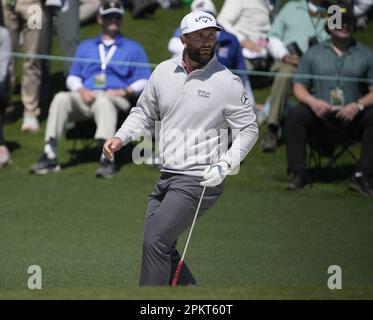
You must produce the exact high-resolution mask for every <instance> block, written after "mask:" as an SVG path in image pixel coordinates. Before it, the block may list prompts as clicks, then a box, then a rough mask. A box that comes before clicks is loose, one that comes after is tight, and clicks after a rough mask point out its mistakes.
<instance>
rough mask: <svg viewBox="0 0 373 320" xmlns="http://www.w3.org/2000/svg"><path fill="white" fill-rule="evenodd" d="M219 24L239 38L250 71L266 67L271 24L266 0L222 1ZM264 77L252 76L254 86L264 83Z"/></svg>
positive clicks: (268, 62)
mask: <svg viewBox="0 0 373 320" xmlns="http://www.w3.org/2000/svg"><path fill="white" fill-rule="evenodd" d="M217 19H218V22H219V24H220V25H221V26H222V27H223V28H224V29H225V30H226V31H228V32H230V33H233V34H234V35H235V36H236V37H237V38H238V40H239V41H240V44H241V47H242V48H243V49H242V53H243V56H244V57H245V59H246V62H247V65H248V69H249V70H252V69H254V70H267V69H269V64H270V61H269V57H268V51H267V48H266V47H267V40H266V39H267V32H268V31H269V29H270V27H271V21H270V7H269V3H268V1H267V0H250V1H247V0H225V2H224V5H223V8H222V9H221V11H220V13H219V15H218V18H217ZM266 82H267V79H266V78H263V77H256V76H255V77H252V78H251V84H252V85H253V86H254V87H260V86H263V85H265V84H266Z"/></svg>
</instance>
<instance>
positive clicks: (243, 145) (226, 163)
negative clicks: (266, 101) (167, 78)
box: [200, 77, 259, 187]
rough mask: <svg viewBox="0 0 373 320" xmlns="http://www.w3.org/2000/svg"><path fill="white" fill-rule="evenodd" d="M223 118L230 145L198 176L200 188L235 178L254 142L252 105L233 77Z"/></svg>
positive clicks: (254, 123) (238, 80) (255, 127)
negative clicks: (215, 161) (229, 130)
mask: <svg viewBox="0 0 373 320" xmlns="http://www.w3.org/2000/svg"><path fill="white" fill-rule="evenodd" d="M224 117H225V119H226V121H227V122H228V125H229V127H230V128H231V129H232V139H233V141H232V145H231V147H230V148H229V149H228V150H227V151H226V152H225V153H224V154H222V155H221V156H220V157H219V160H218V162H217V163H215V164H213V165H211V166H209V167H207V168H206V169H205V171H204V172H203V173H202V178H203V180H202V182H201V183H200V185H201V186H204V187H214V186H216V185H218V184H220V183H222V182H223V180H224V178H225V176H226V175H232V174H236V173H237V172H238V170H239V167H240V163H241V161H242V160H243V159H244V158H245V157H246V156H247V154H248V153H249V152H250V150H251V149H252V148H253V146H254V145H255V143H256V141H257V140H258V135H259V132H258V125H257V122H256V117H255V114H254V111H253V101H252V99H250V97H249V96H248V94H247V93H246V92H245V90H244V88H243V85H242V82H241V81H240V79H239V78H238V77H235V78H234V80H233V82H232V85H231V86H230V88H229V90H227V97H226V101H225V107H224Z"/></svg>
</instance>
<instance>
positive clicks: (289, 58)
mask: <svg viewBox="0 0 373 320" xmlns="http://www.w3.org/2000/svg"><path fill="white" fill-rule="evenodd" d="M326 7H327V2H326V1H325V0H310V1H306V0H298V1H290V2H288V3H287V4H286V5H285V6H284V7H283V8H282V9H281V11H280V12H279V14H278V15H277V16H276V19H275V21H274V23H273V25H272V28H271V30H270V31H269V33H268V38H269V43H268V50H269V52H270V54H271V55H272V56H273V58H274V59H275V60H276V62H275V64H274V65H273V66H272V68H271V69H272V71H274V72H281V73H294V72H295V70H296V67H297V65H298V62H299V58H300V57H301V56H302V54H303V53H305V52H306V51H307V49H308V48H309V46H310V45H312V44H314V43H316V42H322V41H324V40H326V39H327V38H328V37H329V36H328V34H327V33H326V32H325V28H324V26H325V22H326ZM290 93H291V78H290V77H283V76H276V77H275V78H274V83H273V85H272V90H271V99H270V101H271V103H270V110H269V116H268V120H267V132H266V133H265V135H264V138H263V140H262V144H261V147H262V150H263V151H264V152H274V151H276V149H277V141H278V129H279V125H280V120H281V116H282V114H283V111H284V106H285V103H286V100H287V98H288V97H289V95H290Z"/></svg>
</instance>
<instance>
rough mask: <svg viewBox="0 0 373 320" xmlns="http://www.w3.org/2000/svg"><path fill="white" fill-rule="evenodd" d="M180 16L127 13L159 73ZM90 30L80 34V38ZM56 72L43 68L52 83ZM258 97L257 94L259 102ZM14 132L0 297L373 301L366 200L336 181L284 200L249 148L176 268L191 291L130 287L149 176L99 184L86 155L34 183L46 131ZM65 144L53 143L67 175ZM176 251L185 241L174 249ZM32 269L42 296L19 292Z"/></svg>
mask: <svg viewBox="0 0 373 320" xmlns="http://www.w3.org/2000/svg"><path fill="white" fill-rule="evenodd" d="M185 12H187V10H186V9H180V10H173V11H161V10H158V11H157V13H156V14H155V15H154V16H153V17H151V19H149V20H145V21H143V20H140V21H134V20H132V19H131V18H130V17H129V15H128V16H127V18H126V22H125V23H126V24H125V26H126V27H125V28H124V30H125V33H126V34H128V35H129V36H131V37H132V38H135V39H138V40H140V41H141V42H142V43H143V44H144V46H145V48H146V50H147V52H148V54H149V58H150V61H151V62H152V63H158V62H160V61H161V60H163V59H165V58H167V57H168V53H167V50H166V45H167V41H168V39H169V37H170V36H171V35H172V33H173V31H174V27H175V26H176V25H177V24H178V21H179V20H180V18H181V17H182V16H183V14H184V13H185ZM97 30H98V29H97V27H96V26H88V27H85V28H83V30H82V38H85V37H87V36H95V35H96V33H97ZM369 30H370V32H371V31H372V30H373V27H372V23H371V24H370V25H369ZM367 32H369V31H366V32H365V33H361V32H360V35H359V37H363V38H364V39H366V34H367ZM370 41H372V40H371V39H370ZM372 44H373V43H371V45H372ZM54 53H56V54H58V47H57V43H56V41H55V45H54ZM60 71H61V65H60V64H58V63H54V64H52V75H56V74H58V72H60ZM53 86H54V87H55V88H62V86H63V84H62V83H61V82H58V83H54V84H53ZM268 91H269V90H268V88H266V89H262V90H257V91H255V96H256V98H257V100H258V101H259V102H263V101H264V99H265V96H266V95H267V94H268ZM17 99H19V96H17V95H15V96H14V101H15V102H17ZM44 126H45V123H44V122H43V129H44ZM19 128H20V120H17V121H15V122H11V123H9V124H8V125H7V126H6V128H5V134H6V137H7V141H8V142H9V145H10V146H11V148H12V149H13V152H12V158H13V164H12V166H10V167H9V168H5V169H1V170H0V250H1V254H0V299H7V298H10V299H17V298H26V299H33V298H36V299H39V298H40V299H45V298H62V299H70V298H77V299H86V298H88V299H90V298H99V299H109V298H112V299H281V298H283V299H295V298H299V299H311V298H315V299H346V298H352V299H355V298H363V299H364V298H365V299H368V298H369V299H372V298H373V268H372V266H373V253H372V252H373V250H372V243H373V233H372V230H373V199H371V198H366V197H363V196H361V195H359V194H357V193H354V192H351V191H348V190H347V187H346V183H345V177H343V178H342V179H337V180H335V181H333V182H332V183H325V182H317V183H315V184H314V185H313V187H307V188H306V189H305V190H302V191H300V192H295V193H291V192H287V191H286V190H285V189H284V186H285V184H286V181H287V177H286V174H285V153H284V147H283V146H282V147H281V148H280V149H279V151H278V152H277V153H276V154H270V155H268V154H262V153H261V152H260V149H259V145H257V146H256V147H255V149H254V150H253V152H252V153H251V154H250V155H249V157H248V158H247V159H246V160H245V162H244V164H243V166H242V170H241V172H240V174H239V175H238V176H233V177H229V178H228V181H227V183H226V189H225V192H224V194H223V196H222V197H221V199H220V200H219V202H218V204H217V205H216V206H215V207H214V208H213V209H212V210H210V211H209V212H208V213H207V214H206V215H205V216H204V217H203V218H201V219H200V220H199V221H198V222H197V225H196V228H195V230H194V234H193V237H192V239H191V243H190V248H189V251H188V254H187V258H186V260H187V262H188V264H189V265H190V267H191V268H192V269H193V272H194V273H195V276H196V278H197V280H198V283H199V286H200V287H199V288H193V289H192V288H177V289H174V288H150V289H144V288H142V289H139V288H137V284H138V277H139V266H140V259H141V242H142V234H143V218H144V214H145V208H146V200H147V195H148V194H149V192H150V191H151V189H152V187H153V184H154V182H155V180H156V178H157V176H158V171H157V170H155V169H152V168H149V167H147V166H136V165H133V164H125V165H124V166H122V167H121V168H120V171H119V173H118V175H117V176H116V177H115V178H114V179H113V180H111V181H103V180H97V179H95V177H94V171H95V169H96V165H97V163H96V162H97V161H96V160H97V156H95V154H94V152H93V151H92V152H90V153H88V155H85V156H84V155H81V156H79V157H78V159H77V161H78V162H79V164H77V165H71V166H68V167H67V168H65V170H63V171H62V172H60V173H58V174H55V175H50V176H46V177H39V176H33V175H30V174H28V167H29V166H30V165H31V164H32V163H33V162H35V161H36V160H37V159H38V157H39V155H40V152H41V147H42V141H43V133H44V130H41V132H40V133H38V134H34V135H22V134H20V133H19ZM261 131H262V130H261ZM71 146H72V143H71V141H66V140H63V141H62V142H61V146H60V149H59V159H60V161H61V162H62V163H63V164H65V165H66V164H68V162H69V160H70V155H69V150H71ZM356 150H358V149H356ZM356 150H355V151H356ZM346 163H350V162H349V159H348V158H344V159H342V162H341V164H346ZM184 243H185V235H184V236H183V237H182V238H181V239H180V243H179V244H180V248H181V249H182V248H183V245H184ZM34 264H36V265H40V266H41V268H42V272H43V290H41V291H30V290H28V289H27V278H28V274H27V268H28V266H30V265H34ZM334 264H336V265H339V266H341V267H342V272H343V273H342V277H343V278H342V279H343V289H342V290H340V291H330V290H329V289H328V288H327V279H328V277H329V276H330V275H328V274H327V269H328V267H329V266H330V265H334Z"/></svg>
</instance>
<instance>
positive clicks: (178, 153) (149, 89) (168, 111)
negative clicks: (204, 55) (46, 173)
mask: <svg viewBox="0 0 373 320" xmlns="http://www.w3.org/2000/svg"><path fill="white" fill-rule="evenodd" d="M156 121H159V122H160V123H161V124H162V127H163V134H164V135H163V138H164V139H163V140H162V139H161V140H162V141H161V144H162V150H161V157H162V156H163V167H162V170H163V171H169V172H177V173H180V174H187V175H194V176H199V175H201V174H202V172H203V170H204V169H205V168H206V167H207V166H208V165H209V164H210V163H215V162H217V161H219V160H224V161H226V162H227V163H228V164H229V165H230V166H231V168H232V169H234V168H236V167H238V166H239V164H240V162H241V161H242V160H243V159H244V158H245V156H246V155H247V154H248V152H249V151H250V150H251V148H252V147H253V146H254V144H255V142H256V140H257V138H258V126H257V123H256V118H255V114H254V112H253V108H252V101H250V99H249V98H248V96H247V94H246V93H245V90H244V87H243V85H242V82H241V80H240V78H239V77H237V76H235V75H233V74H232V73H231V72H230V71H229V70H228V69H227V68H225V67H224V66H223V65H222V64H220V63H219V62H218V61H217V60H216V58H213V59H212V60H211V61H210V62H209V63H208V64H207V65H206V66H205V67H204V68H203V69H200V70H194V71H192V72H191V73H190V74H189V75H188V74H187V73H186V71H185V69H184V68H183V66H182V55H180V56H178V57H176V58H173V59H170V60H167V61H165V62H162V63H161V64H160V65H158V67H157V68H156V69H155V70H154V72H153V73H152V75H151V77H150V79H149V82H148V84H147V86H146V88H145V89H144V91H143V92H142V94H141V95H140V98H139V100H138V102H137V105H136V107H134V108H132V110H131V112H130V114H129V116H128V117H127V119H126V120H125V122H124V123H123V125H122V127H121V128H120V129H119V130H118V132H117V133H116V135H115V136H116V137H118V138H120V139H121V140H122V141H123V144H127V143H128V142H129V141H131V140H132V139H134V138H135V139H137V138H139V137H140V136H141V134H142V133H143V132H144V130H145V129H148V130H152V129H154V126H155V122H156ZM228 128H231V129H232V130H233V131H234V132H233V135H232V137H233V143H232V145H231V147H230V148H228V146H227V145H226V144H223V143H222V141H221V140H219V139H220V138H219V131H220V130H227V129H228ZM173 130H174V131H178V132H180V133H182V134H184V138H185V139H184V140H183V139H181V140H180V139H179V138H180V137H179V136H178V137H176V138H175V139H171V137H170V133H171V132H173ZM190 130H193V132H197V131H198V130H202V131H203V132H209V136H208V137H205V136H203V135H198V137H197V138H198V139H197V140H198V141H196V140H195V139H189V138H190V136H191V133H190V132H191V131H190ZM181 138H182V137H181ZM207 145H208V146H210V148H209V147H206V146H207ZM218 145H219V148H220V150H219V148H218ZM217 150H218V152H217ZM194 151H196V153H194ZM189 154H192V155H196V157H197V158H198V160H199V161H198V163H196V162H195V161H192V160H193V159H195V157H194V158H193V157H189V156H188V155H189Z"/></svg>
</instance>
